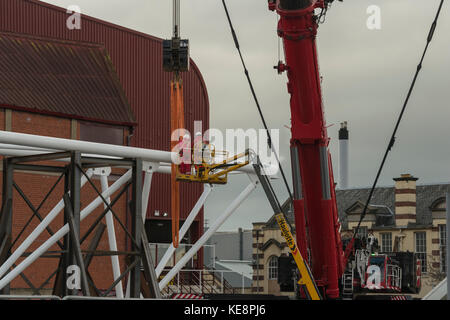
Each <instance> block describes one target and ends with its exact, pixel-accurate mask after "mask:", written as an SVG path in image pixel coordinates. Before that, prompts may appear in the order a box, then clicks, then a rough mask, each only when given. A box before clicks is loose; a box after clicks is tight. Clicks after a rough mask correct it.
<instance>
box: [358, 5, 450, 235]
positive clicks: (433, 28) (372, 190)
mask: <svg viewBox="0 0 450 320" xmlns="http://www.w3.org/2000/svg"><path fill="white" fill-rule="evenodd" d="M443 4H444V0H441V4H440V5H439V8H438V11H437V13H436V17H435V19H434V21H433V24H432V25H431V29H430V32H429V33H428V37H427V44H426V46H425V50H424V52H423V54H422V58H421V59H420V62H419V64H418V65H417V70H416V74H415V75H414V79H413V81H412V83H411V86H410V88H409V91H408V95H407V96H406V100H405V103H404V104H403V108H402V110H401V112H400V115H399V117H398V119H397V123H396V125H395V129H394V132H393V133H392V136H391V139H390V140H389V144H388V147H387V149H386V152H385V154H384V157H383V160H382V162H381V165H380V168H379V169H378V172H377V175H376V177H375V181H374V183H373V186H372V189H371V190H370V193H369V197H368V198H367V201H366V204H365V206H364V210H363V212H362V214H361V218H360V219H359V222H358V225H357V227H356V229H355V232H354V234H353V238H355V237H356V235H357V234H358V231H359V228H360V226H361V223H362V221H363V220H364V217H365V216H366V214H367V209H368V207H369V203H370V201H371V200H372V196H373V193H374V191H375V188H376V185H377V183H378V179H379V177H380V174H381V171H382V170H383V167H384V164H385V162H386V158H387V156H388V154H389V152H390V151H391V150H392V147H393V146H394V143H395V134H396V133H397V130H398V128H399V126H400V122H401V121H402V118H403V114H404V113H405V110H406V106H407V105H408V102H409V98H410V97H411V94H412V92H413V90H414V86H415V84H416V80H417V77H418V76H419V73H420V70H422V63H423V61H424V59H425V55H426V53H427V51H428V46H429V45H430V43H431V40H432V39H433V35H434V31H435V30H436V26H437V22H438V19H439V15H440V13H441V9H442V5H443Z"/></svg>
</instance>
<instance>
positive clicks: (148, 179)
mask: <svg viewBox="0 0 450 320" xmlns="http://www.w3.org/2000/svg"><path fill="white" fill-rule="evenodd" d="M152 178H153V171H150V172H149V171H147V172H146V173H145V178H144V186H143V188H142V220H143V221H144V223H145V218H146V216H147V209H148V200H149V198H150V189H151V186H152Z"/></svg>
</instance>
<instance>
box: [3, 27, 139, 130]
mask: <svg viewBox="0 0 450 320" xmlns="http://www.w3.org/2000/svg"><path fill="white" fill-rule="evenodd" d="M0 107H5V108H11V109H16V110H23V111H27V112H36V113H42V114H49V115H55V116H61V117H66V118H73V119H80V120H88V121H95V122H102V123H109V124H118V125H125V126H131V125H135V123H136V121H135V117H134V115H133V113H132V111H131V108H130V105H129V103H128V100H127V98H126V96H125V93H124V90H123V88H122V85H121V84H120V81H119V78H118V76H117V74H116V72H115V70H114V67H113V65H112V62H111V60H110V58H109V56H108V53H107V52H106V49H105V48H104V47H103V46H101V45H97V44H91V43H81V42H71V41H62V40H55V39H49V38H38V37H31V36H28V35H23V34H15V33H6V32H0Z"/></svg>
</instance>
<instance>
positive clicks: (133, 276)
mask: <svg viewBox="0 0 450 320" xmlns="http://www.w3.org/2000/svg"><path fill="white" fill-rule="evenodd" d="M0 155H3V156H5V159H4V174H3V180H4V183H3V191H2V192H3V204H2V211H1V216H0V290H1V291H0V294H3V295H4V296H5V295H7V294H8V293H9V284H10V282H11V281H12V280H13V279H15V278H16V277H17V276H19V275H20V276H22V278H24V274H23V271H24V270H25V269H26V268H27V267H29V266H30V265H31V264H32V263H33V262H34V261H36V260H37V259H38V258H39V257H45V256H48V255H49V254H50V255H53V256H55V257H57V256H58V254H59V256H58V257H59V259H60V263H59V266H58V269H57V270H55V271H54V272H53V273H52V275H51V276H50V277H49V278H48V279H47V280H46V281H45V283H44V284H41V285H40V286H38V287H36V286H34V285H33V284H32V283H31V282H29V281H27V280H25V279H24V280H25V281H26V282H27V283H28V282H29V283H30V284H31V286H30V288H31V289H32V290H33V292H34V294H38V293H39V290H40V289H42V287H43V286H45V285H46V284H47V283H48V282H49V281H50V280H51V278H52V277H54V276H56V279H57V281H55V286H54V292H53V293H54V295H57V296H60V297H64V296H73V295H75V294H81V295H83V296H91V297H95V296H101V295H103V296H104V295H107V294H109V293H110V292H111V291H112V290H113V289H116V296H117V298H157V299H159V298H161V290H162V289H163V288H164V287H165V286H167V284H168V283H169V282H170V280H171V279H172V278H173V277H174V276H175V275H176V274H177V273H178V272H179V271H180V270H181V269H182V268H183V267H184V266H185V264H186V263H187V262H188V261H189V259H190V258H191V257H192V256H194V255H195V254H196V253H197V252H198V251H199V250H200V249H201V247H202V246H203V245H204V244H205V243H206V241H207V240H208V239H209V238H210V237H211V236H212V234H213V233H214V232H215V231H217V230H218V228H219V227H220V226H221V225H222V224H223V223H224V222H225V221H226V220H227V219H228V217H230V216H231V215H232V214H233V213H234V212H235V211H236V209H237V208H238V207H239V206H240V205H241V204H242V203H243V202H244V201H245V200H246V199H247V198H248V196H249V195H250V194H251V193H252V191H253V190H255V189H256V187H257V185H258V183H259V182H258V178H257V176H256V174H255V172H254V169H253V168H252V166H246V167H243V168H240V169H239V170H238V172H236V173H240V174H245V175H247V176H248V178H249V180H250V184H249V185H248V186H247V187H246V188H244V189H243V190H242V192H241V193H240V194H239V196H238V197H237V198H236V199H234V200H233V201H232V203H231V204H230V205H229V206H228V207H227V208H226V209H225V210H224V212H223V213H222V214H221V215H220V216H219V218H218V219H217V220H216V221H215V222H214V223H213V224H212V225H211V227H210V228H209V229H208V230H207V231H206V232H205V233H204V234H203V235H201V237H200V238H199V239H198V240H197V242H196V243H195V244H193V246H192V248H191V249H190V250H189V251H188V252H187V253H186V254H185V256H184V257H183V258H182V259H180V260H179V261H178V262H177V264H176V265H175V266H174V267H173V268H172V269H171V270H170V271H169V272H168V274H167V275H166V276H165V277H164V278H163V279H162V280H160V281H159V283H158V281H157V279H158V277H159V276H160V275H161V271H162V270H163V269H164V268H165V266H166V263H167V261H169V259H170V258H171V256H172V255H173V253H174V251H175V250H174V248H173V244H171V246H170V247H169V249H168V250H167V252H166V254H165V256H164V257H163V259H162V260H161V261H160V262H159V264H158V266H154V265H153V261H152V258H151V252H150V247H149V241H148V240H147V235H146V233H145V230H144V221H145V213H146V212H147V207H148V201H149V194H150V192H151V183H152V177H153V174H154V173H156V172H159V173H164V174H170V173H171V167H170V162H171V161H173V159H176V158H175V157H176V156H177V155H176V154H175V153H171V152H164V151H158V150H149V149H142V148H133V147H124V146H115V145H107V144H100V143H92V142H84V141H77V140H69V139H60V138H51V137H44V136H36V135H29V134H21V133H12V132H6V131H0ZM49 161H52V163H53V162H54V163H55V164H54V165H53V164H52V165H47V164H45V165H43V164H34V162H49ZM30 163H33V164H30ZM112 168H120V169H126V170H127V171H126V172H125V173H124V174H123V175H121V176H120V178H119V179H118V180H116V181H115V182H114V183H113V184H111V185H109V183H108V175H109V174H110V173H111V170H112ZM14 170H28V171H30V170H31V171H38V172H39V171H40V172H57V173H59V174H60V175H61V176H60V177H59V179H58V181H57V183H58V182H60V181H62V180H63V179H64V184H65V188H64V195H63V196H62V199H61V201H60V202H59V203H58V204H57V205H56V206H55V207H54V208H53V209H52V210H51V211H50V212H49V213H48V214H47V215H46V216H45V218H43V217H42V216H41V215H40V213H39V209H40V206H41V205H42V203H41V204H40V205H39V206H38V208H34V207H33V206H32V205H31V202H29V203H30V205H29V207H30V209H31V210H32V211H33V217H34V216H36V217H38V219H39V220H40V223H39V225H38V226H37V227H36V228H35V229H34V230H33V231H32V232H31V233H30V235H29V236H28V237H27V238H26V239H25V240H24V241H23V242H22V243H21V244H20V245H19V246H18V247H17V248H16V250H14V252H12V251H11V250H10V248H11V244H13V243H15V242H16V241H17V239H16V240H14V241H12V239H11V233H12V224H11V222H12V218H13V211H14V210H13V205H12V201H13V199H12V194H13V193H12V190H13V188H16V187H15V183H14V179H13V176H14ZM142 172H144V173H145V177H144V178H143V176H142ZM94 175H95V176H99V177H100V181H101V189H102V190H101V191H100V190H98V188H97V187H96V186H95V184H94V183H93V182H92V176H94ZM86 184H89V185H90V186H91V188H92V189H93V190H94V191H95V193H96V195H97V197H96V198H95V200H93V201H92V202H91V203H89V204H88V205H86V207H85V208H83V209H81V208H80V192H81V188H83V186H84V185H86ZM55 187H56V186H55V185H54V186H52V187H51V188H50V192H51V191H52V190H54V188H55ZM128 188H130V189H131V193H132V201H131V206H130V207H131V208H130V209H131V210H130V212H131V218H132V227H131V231H128V230H125V232H126V234H127V236H128V237H129V238H130V239H131V243H132V248H131V251H126V252H118V251H117V242H116V239H115V230H114V224H113V223H111V222H112V220H113V219H115V221H118V223H119V225H120V226H121V227H123V223H121V222H120V219H119V218H118V216H117V214H116V213H115V212H114V208H113V206H114V204H115V203H116V202H117V201H118V199H119V198H120V196H122V195H123V194H124V193H125V191H126V190H127V189H128ZM17 189H20V188H16V190H17ZM212 191H213V187H212V186H210V185H205V188H204V192H203V193H202V195H201V196H200V197H199V199H198V201H197V203H196V204H195V206H194V207H193V208H192V210H191V212H190V214H189V216H188V218H187V219H186V221H185V222H184V223H183V225H182V226H181V228H180V230H179V231H180V236H182V235H184V234H185V233H186V232H187V231H188V230H189V228H190V226H191V224H192V222H193V221H194V220H195V218H196V216H197V215H198V213H199V212H200V210H201V208H202V207H203V205H204V203H205V201H206V200H207V198H208V196H209V194H210V193H211V192H212ZM117 192H118V194H117V195H116V196H115V197H114V198H112V196H113V194H115V193H117ZM22 193H23V192H22ZM19 194H20V192H19ZM23 194H24V193H23ZM24 195H25V194H24ZM47 197H48V194H47V195H46V196H45V197H44V199H45V198H47ZM25 198H26V195H25ZM25 201H26V200H25ZM44 201H45V200H44ZM26 202H27V201H26ZM100 205H103V207H104V210H103V212H102V214H101V215H100V216H98V217H97V219H96V220H95V222H94V223H93V224H92V225H90V226H89V229H88V231H87V232H86V234H84V235H81V234H80V223H81V221H82V220H84V219H85V218H86V217H87V216H89V215H90V214H91V213H92V212H93V211H94V210H95V209H96V208H97V207H98V206H100ZM61 211H64V218H65V219H64V226H63V227H62V228H61V229H59V230H58V231H56V232H53V230H51V229H49V224H50V223H51V222H52V221H53V220H54V219H55V217H56V216H58V214H59V213H60V212H61ZM103 218H105V219H106V222H107V223H106V226H105V225H104V224H102V223H101V220H102V219H103ZM105 229H106V230H107V231H108V241H109V245H110V249H111V250H110V251H107V252H105V251H98V250H96V248H97V245H98V242H99V240H100V238H101V236H102V234H103V232H104V231H105ZM125 229H126V228H125ZM44 230H47V232H49V234H50V238H49V239H48V240H47V241H45V242H44V243H43V244H42V245H40V246H39V247H38V248H37V249H36V250H34V251H33V252H31V253H26V252H25V251H26V250H27V249H28V248H29V246H30V245H31V244H32V243H33V242H34V240H36V238H37V237H38V236H39V235H40V234H41V233H42V232H43V231H44ZM21 232H23V231H21ZM92 232H94V237H93V238H92V240H91V243H90V244H89V248H88V250H82V249H81V244H83V242H84V241H85V240H86V239H87V236H88V235H89V234H90V233H92ZM61 238H63V241H62V242H61V241H60V239H61ZM55 244H58V245H59V246H60V248H61V250H60V252H48V249H49V248H50V247H52V246H53V245H55ZM114 248H116V249H115V250H114ZM83 254H84V257H83ZM122 254H123V255H126V257H127V268H126V270H124V271H123V272H121V270H120V266H119V264H118V258H117V257H118V256H119V255H122ZM96 255H103V256H105V255H108V256H111V259H112V260H111V262H112V267H113V274H114V282H113V283H112V284H111V286H110V287H109V288H108V289H107V290H106V292H103V294H102V293H101V292H99V290H98V289H97V288H96V287H95V279H92V277H91V275H90V274H89V272H88V270H87V269H88V266H89V264H90V262H91V261H92V258H93V257H95V256H96ZM20 257H25V259H24V260H23V261H21V262H20V263H19V264H18V265H16V264H15V263H16V262H17V260H18V259H19V258H20ZM74 265H75V266H78V268H79V270H80V272H81V288H80V290H68V289H67V286H66V284H67V273H66V271H67V268H68V267H70V266H74ZM142 267H143V268H142ZM155 267H156V268H155ZM142 269H143V272H142ZM127 275H128V277H127ZM126 277H127V279H126V281H127V285H126V291H125V292H123V287H122V281H123V280H125V278H126Z"/></svg>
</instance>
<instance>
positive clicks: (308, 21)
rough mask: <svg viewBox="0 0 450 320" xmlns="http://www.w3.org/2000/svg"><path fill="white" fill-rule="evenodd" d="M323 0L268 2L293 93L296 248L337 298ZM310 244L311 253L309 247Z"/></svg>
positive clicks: (338, 261)
mask: <svg viewBox="0 0 450 320" xmlns="http://www.w3.org/2000/svg"><path fill="white" fill-rule="evenodd" d="M326 5H327V3H325V2H324V1H323V0H319V1H318V0H277V1H275V0H274V1H269V9H270V10H273V11H276V12H277V13H278V15H279V16H280V19H279V23H278V35H279V36H280V37H281V38H282V39H283V43H284V51H285V57H286V62H285V64H284V65H283V64H282V63H280V64H279V65H278V71H279V72H282V71H286V72H287V76H288V80H289V81H288V92H289V93H290V95H291V100H290V107H291V124H292V129H291V131H292V138H291V149H292V150H291V158H292V159H293V160H292V166H293V168H292V171H293V176H294V177H293V179H294V203H293V206H294V212H295V226H296V237H297V243H298V247H299V248H300V250H301V253H302V255H303V256H304V257H305V258H306V257H310V259H307V260H308V262H309V264H310V267H311V270H312V273H313V276H314V278H315V280H316V283H317V285H318V286H319V287H322V289H323V291H324V293H325V295H326V296H327V297H328V298H338V297H339V280H340V277H341V276H342V274H343V272H344V265H343V261H344V259H343V252H342V244H341V239H340V235H339V227H340V225H339V220H338V212H337V206H336V196H335V192H334V189H335V184H334V180H333V170H332V166H331V157H330V154H329V151H328V144H329V138H328V134H327V130H326V124H325V118H324V111H323V105H322V92H321V85H320V73H319V65H318V59H317V48H316V34H317V28H318V24H317V21H316V18H315V15H314V10H315V9H316V8H324V7H325V6H326ZM296 172H298V174H297V177H296V176H295V175H296ZM308 249H309V254H308V251H307V250H308Z"/></svg>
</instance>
